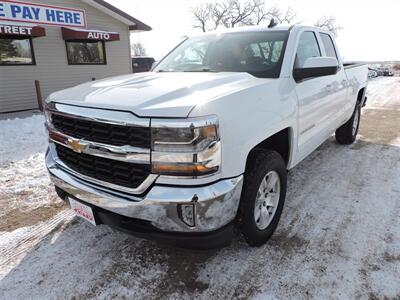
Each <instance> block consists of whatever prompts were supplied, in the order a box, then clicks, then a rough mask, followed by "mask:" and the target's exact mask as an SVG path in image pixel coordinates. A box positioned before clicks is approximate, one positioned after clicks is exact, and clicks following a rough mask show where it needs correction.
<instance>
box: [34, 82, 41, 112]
mask: <svg viewBox="0 0 400 300" xmlns="http://www.w3.org/2000/svg"><path fill="white" fill-rule="evenodd" d="M35 88H36V99H37V103H38V106H39V110H40V111H43V98H42V91H41V90H40V81H39V80H35Z"/></svg>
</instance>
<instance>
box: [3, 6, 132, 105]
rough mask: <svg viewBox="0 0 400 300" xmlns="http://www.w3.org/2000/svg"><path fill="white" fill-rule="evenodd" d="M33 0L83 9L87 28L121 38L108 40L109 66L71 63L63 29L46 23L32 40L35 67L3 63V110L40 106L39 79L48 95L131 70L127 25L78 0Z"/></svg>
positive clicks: (44, 96)
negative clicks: (37, 87)
mask: <svg viewBox="0 0 400 300" xmlns="http://www.w3.org/2000/svg"><path fill="white" fill-rule="evenodd" d="M26 2H28V1H26ZM30 2H34V3H41V4H50V5H55V6H64V7H71V8H80V9H84V10H85V11H86V16H87V24H88V29H96V30H105V31H115V32H118V33H119V34H120V41H115V42H106V43H105V48H106V58H107V64H106V65H68V61H67V52H66V48H65V41H64V40H63V39H62V35H61V28H60V27H56V26H44V27H45V28H46V36H44V37H38V38H34V39H32V43H33V49H34V52H35V58H36V65H35V66H0V112H8V111H18V110H25V109H33V108H37V100H36V91H35V83H34V82H35V80H39V81H40V84H41V89H42V95H43V98H46V97H47V96H48V95H49V94H50V93H52V92H54V91H57V90H61V89H65V88H68V87H72V86H74V85H77V84H79V83H83V82H86V81H90V80H91V79H92V78H96V79H101V78H105V77H109V76H114V75H120V74H127V73H130V72H131V68H132V66H131V60H130V43H129V29H128V25H126V24H123V23H122V22H120V21H118V20H116V19H114V18H112V17H110V16H108V15H106V14H105V13H103V12H101V11H99V10H97V9H96V8H94V7H92V6H90V5H88V4H85V3H84V2H81V1H78V0H41V1H30ZM0 22H1V21H0ZM21 25H22V24H21ZM25 25H28V26H29V24H25ZM40 26H43V25H40Z"/></svg>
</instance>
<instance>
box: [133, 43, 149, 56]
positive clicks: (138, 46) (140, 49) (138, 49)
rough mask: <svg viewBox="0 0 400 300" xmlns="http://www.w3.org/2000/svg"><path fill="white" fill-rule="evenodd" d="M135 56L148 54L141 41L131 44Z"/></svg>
mask: <svg viewBox="0 0 400 300" xmlns="http://www.w3.org/2000/svg"><path fill="white" fill-rule="evenodd" d="M131 49H132V54H133V56H146V55H147V52H146V48H145V47H144V45H143V44H142V43H141V42H137V43H133V44H132V46H131Z"/></svg>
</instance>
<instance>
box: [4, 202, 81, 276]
mask: <svg viewBox="0 0 400 300" xmlns="http://www.w3.org/2000/svg"><path fill="white" fill-rule="evenodd" d="M74 216H75V215H74V213H73V212H72V211H71V210H69V209H67V210H63V211H61V212H60V213H58V214H57V215H55V216H54V217H53V218H51V219H50V220H46V221H44V222H41V223H39V224H38V225H34V226H31V227H27V228H26V227H25V228H20V229H19V230H17V231H14V232H10V233H4V234H3V236H2V237H1V238H0V271H1V273H0V278H1V277H2V276H4V275H5V274H7V273H8V272H9V271H10V270H11V269H12V268H13V267H14V266H15V265H17V264H18V262H19V261H21V260H22V259H23V257H24V256H25V254H26V253H28V252H29V251H30V250H31V249H33V248H34V247H35V246H36V245H37V244H38V243H39V242H40V241H41V240H42V239H44V238H46V237H47V236H48V235H49V234H51V233H52V232H54V231H55V230H57V228H59V227H60V226H62V225H64V224H67V223H69V222H70V221H71V220H72V219H73V218H74ZM15 235H17V237H15Z"/></svg>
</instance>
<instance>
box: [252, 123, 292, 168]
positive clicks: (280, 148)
mask: <svg viewBox="0 0 400 300" xmlns="http://www.w3.org/2000/svg"><path fill="white" fill-rule="evenodd" d="M289 139H290V128H285V129H283V130H281V131H279V132H277V133H275V134H274V135H272V136H270V137H269V138H267V139H265V140H264V141H262V142H261V143H259V144H258V145H256V146H255V147H254V148H253V149H251V151H250V153H249V155H248V156H247V161H246V166H247V164H248V162H249V159H251V158H252V155H253V154H254V153H255V151H257V150H259V149H268V150H274V151H276V152H278V153H279V154H280V155H281V156H282V158H283V160H284V161H285V164H286V166H287V165H288V163H289V156H290V140H289Z"/></svg>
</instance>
